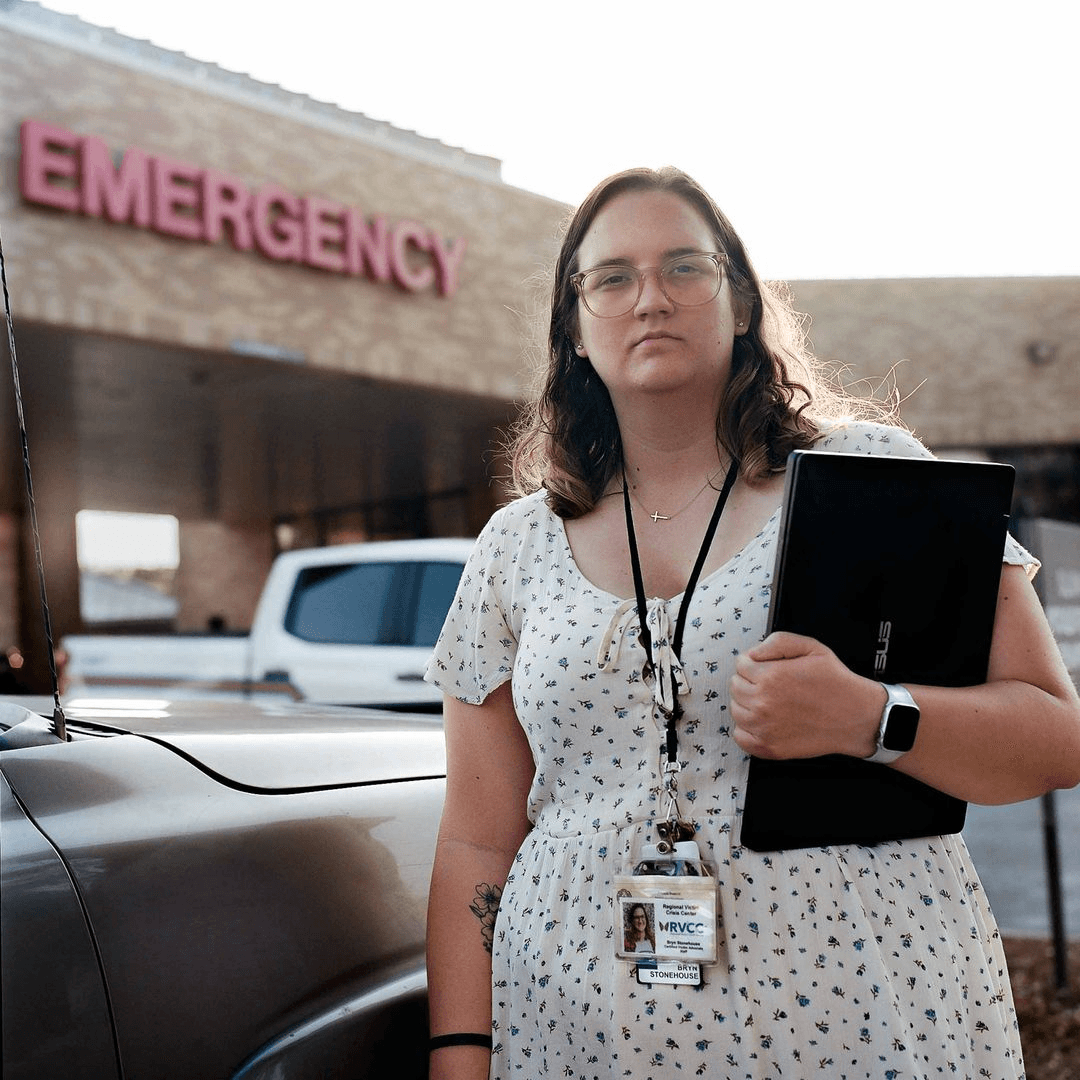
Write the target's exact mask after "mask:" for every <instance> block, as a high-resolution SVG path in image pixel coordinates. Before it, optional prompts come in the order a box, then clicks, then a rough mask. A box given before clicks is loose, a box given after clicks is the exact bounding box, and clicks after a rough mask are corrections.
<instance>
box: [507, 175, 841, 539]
mask: <svg viewBox="0 0 1080 1080" xmlns="http://www.w3.org/2000/svg"><path fill="white" fill-rule="evenodd" d="M628 191H662V192H670V193H672V194H675V195H678V196H679V197H680V198H682V199H684V200H685V201H686V202H688V203H689V204H690V205H691V206H692V207H694V208H695V209H696V210H697V211H698V212H699V213H700V214H701V216H702V217H703V218H704V220H705V222H706V223H707V225H708V226H709V229H710V230H711V232H712V234H713V236H714V237H715V240H716V243H717V250H718V251H722V252H724V253H725V254H726V256H727V258H726V262H725V273H726V274H727V275H728V282H729V286H730V289H731V293H732V302H733V304H734V305H736V306H737V309H738V310H739V311H740V312H741V313H743V312H744V313H745V314H746V316H747V317H748V319H749V326H748V328H747V331H746V333H745V334H742V335H739V336H738V337H736V338H735V342H734V346H733V350H732V358H731V375H730V377H729V379H728V383H727V386H726V387H725V389H724V392H723V395H722V398H721V402H720V408H719V412H718V415H717V417H716V437H717V441H718V443H719V445H720V446H721V447H722V448H723V449H724V451H725V452H726V453H727V454H729V455H731V456H732V457H734V458H735V459H736V460H738V461H739V463H740V470H741V473H742V475H743V476H744V477H745V479H746V480H747V481H749V482H750V483H757V482H760V481H761V480H763V479H764V478H766V477H767V476H769V475H772V474H774V473H778V472H782V471H783V470H784V465H785V463H786V461H787V456H788V454H789V453H790V452H791V451H792V450H800V449H805V448H806V447H808V446H810V445H812V444H813V443H814V441H815V440H816V439H817V438H818V435H819V431H820V429H819V427H818V423H817V418H820V417H821V416H823V415H826V414H832V413H836V412H838V411H840V410H839V409H838V408H837V407H836V406H837V405H838V404H839V403H840V402H841V401H842V400H845V396H844V395H843V394H842V392H839V391H838V390H837V388H836V387H835V386H831V385H828V384H827V380H823V379H822V378H821V377H820V376H819V371H818V364H817V362H816V361H815V360H814V358H813V357H812V356H811V355H810V352H809V350H808V348H807V344H806V335H805V333H804V330H803V323H802V320H801V319H800V318H799V316H797V315H796V314H795V312H794V311H793V309H792V307H791V302H790V299H789V297H788V296H787V295H786V293H785V292H783V291H781V290H780V289H777V288H775V287H774V288H770V287H769V286H767V285H766V284H764V283H763V282H762V281H761V280H760V279H759V278H758V276H757V273H756V271H755V270H754V268H753V266H752V264H751V262H750V259H749V257H748V256H747V254H746V249H745V248H744V247H743V243H742V241H741V240H740V239H739V236H738V234H737V233H736V232H735V230H734V228H732V225H731V222H730V221H728V219H727V217H726V216H725V215H724V213H723V212H722V211H721V210H720V208H719V207H718V206H717V205H716V203H715V202H713V200H712V198H711V197H710V196H709V195H708V193H707V192H706V191H705V190H704V189H703V188H702V187H701V186H700V185H699V184H698V183H697V182H696V181H695V180H693V179H691V177H689V176H687V175H686V173H684V172H682V171H681V170H679V169H675V168H672V167H670V166H669V167H667V168H663V169H659V170H654V169H628V170H626V171H625V172H621V173H617V174H616V175H614V176H610V177H608V179H606V180H604V181H602V182H601V183H600V184H598V185H597V186H596V187H595V188H594V189H593V190H592V192H591V193H590V194H589V196H588V198H586V199H585V201H584V202H583V203H582V204H581V206H579V207H578V209H577V211H576V212H575V213H574V215H573V216H572V218H571V219H570V222H569V224H568V226H567V228H566V233H565V236H564V238H563V243H562V247H561V249H560V250H559V255H558V259H557V260H556V263H555V275H554V277H555V280H554V286H553V289H552V295H551V321H550V324H549V330H548V346H547V363H546V370H545V372H544V376H543V384H542V386H541V387H540V389H539V392H538V393H537V394H536V395H535V397H534V399H533V400H532V401H531V402H529V403H528V404H527V405H526V406H525V408H524V409H523V411H522V414H521V417H520V419H519V421H518V424H517V426H516V428H515V431H514V435H513V438H512V440H511V445H510V456H511V465H512V470H513V475H512V483H513V488H514V491H515V493H516V494H518V495H523V494H528V493H529V492H532V491H536V490H537V489H538V488H541V487H542V488H546V490H547V497H548V502H549V504H550V506H551V508H552V510H553V511H554V512H555V513H556V514H558V515H559V516H560V517H563V518H575V517H580V516H581V515H583V514H586V513H588V512H589V511H590V510H591V509H592V508H593V507H594V506H595V505H596V503H597V501H598V500H599V498H600V497H601V496H602V495H603V493H604V491H605V489H607V487H608V485H609V484H610V482H611V480H612V479H613V478H614V477H615V476H617V475H618V474H619V472H620V470H621V469H622V466H623V460H622V443H621V440H620V437H619V426H618V423H617V421H616V417H615V410H614V408H613V406H612V404H611V398H610V397H609V396H608V392H607V388H606V387H605V386H604V384H603V382H602V381H601V379H600V378H599V376H598V375H597V374H596V372H595V371H594V370H593V366H592V364H591V363H590V362H589V360H588V359H587V358H585V357H581V356H579V355H578V354H577V352H576V351H575V349H574V342H575V339H576V334H577V325H578V322H577V320H578V298H577V293H576V292H575V290H574V287H573V285H572V284H571V281H570V279H571V277H572V275H573V274H574V273H576V272H577V270H578V250H579V248H580V247H581V243H582V240H583V239H584V237H585V234H586V233H587V232H588V230H589V228H590V226H591V225H592V223H593V221H594V220H595V218H596V216H597V214H599V212H600V211H601V210H602V209H603V208H604V207H605V206H606V205H607V204H608V203H609V202H611V200H612V199H614V198H615V197H616V196H618V195H622V194H623V193H625V192H628ZM811 406H813V408H812V409H811Z"/></svg>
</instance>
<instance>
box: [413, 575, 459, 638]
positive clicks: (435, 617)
mask: <svg viewBox="0 0 1080 1080" xmlns="http://www.w3.org/2000/svg"><path fill="white" fill-rule="evenodd" d="M462 570H464V567H463V566H462V565H461V563H449V562H434V563H424V564H422V572H421V574H420V587H419V590H418V593H417V598H416V627H415V630H414V633H413V644H414V645H423V646H424V647H425V648H428V649H430V648H431V647H432V646H433V645H434V644H435V642H436V641H437V640H438V638H439V631H440V630H442V625H443V622H444V620H445V619H446V613H447V612H448V611H449V610H450V604H451V603H452V602H453V599H454V593H455V592H457V587H458V582H459V581H460V580H461V572H462Z"/></svg>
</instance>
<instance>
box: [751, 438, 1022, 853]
mask: <svg viewBox="0 0 1080 1080" xmlns="http://www.w3.org/2000/svg"><path fill="white" fill-rule="evenodd" d="M1012 488H1013V468H1012V466H1010V465H999V464H992V463H987V462H964V461H941V460H937V459H930V458H900V457H873V456H869V455H856V454H836V453H829V452H825V451H815V450H800V451H795V452H794V453H793V454H791V456H790V458H789V460H788V470H787V479H786V485H785V490H784V504H783V510H782V517H781V521H780V538H779V543H778V545H777V552H776V565H775V569H774V573H773V584H772V597H771V600H770V604H769V631H770V632H772V631H774V630H789V631H792V632H793V633H796V634H806V635H808V636H810V637H814V638H817V639H818V640H819V641H822V642H823V643H824V644H826V645H828V646H829V647H830V648H831V649H832V650H833V651H834V652H835V653H836V654H837V656H839V658H840V659H841V660H842V661H843V662H844V663H845V664H847V666H848V667H850V668H851V669H852V670H853V671H855V672H857V673H858V674H860V675H865V676H868V677H870V678H874V679H878V680H879V681H881V682H888V683H923V684H928V685H936V686H973V685H976V684H978V683H982V682H985V681H986V675H987V668H988V665H989V657H990V643H991V639H992V637H993V631H994V613H995V610H996V606H997V594H998V585H999V582H1000V577H1001V565H1002V555H1003V553H1004V548H1005V536H1006V530H1007V527H1008V521H1009V508H1010V504H1011V500H1012ZM966 810H967V804H966V803H965V802H963V801H961V800H960V799H956V798H953V797H952V796H949V795H946V794H944V793H943V792H940V791H937V790H935V789H934V788H931V787H928V786H927V785H926V784H923V783H921V782H920V781H918V780H913V779H911V778H910V777H908V776H905V775H904V774H903V773H900V772H897V771H896V770H895V769H892V768H890V767H889V766H887V765H881V764H874V763H870V762H866V761H861V760H859V759H857V758H851V757H847V756H845V755H840V754H834V755H828V756H824V757H818V758H810V759H802V760H788V761H771V760H765V759H761V758H753V759H751V762H750V774H749V779H748V782H747V790H746V800H745V804H744V808H743V814H742V824H741V842H742V843H743V845H744V846H746V847H749V848H751V849H753V850H755V851H776V850H781V849H785V848H800V847H819V846H823V845H828V844H876V843H880V842H882V841H885V840H902V839H911V838H914V837H920V836H937V835H940V834H947V833H955V832H959V831H960V830H961V829H962V828H963V825H964V817H965V813H966Z"/></svg>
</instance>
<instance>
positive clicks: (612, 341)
mask: <svg viewBox="0 0 1080 1080" xmlns="http://www.w3.org/2000/svg"><path fill="white" fill-rule="evenodd" d="M716 250H717V242H716V239H715V238H714V237H713V235H712V233H711V231H710V230H709V227H708V225H707V224H706V222H705V219H704V218H703V217H702V216H701V214H700V213H698V211H697V210H696V209H695V208H694V207H693V206H691V204H690V203H688V202H686V201H685V200H684V199H682V198H681V197H680V196H678V195H675V194H672V193H671V192H666V191H630V192H625V193H623V194H622V195H618V196H616V197H615V198H614V199H612V200H611V202H609V203H608V204H607V205H606V206H605V207H604V208H603V209H602V210H601V211H600V212H599V213H598V214H597V215H596V217H595V218H594V219H593V223H592V225H591V226H590V227H589V229H588V231H587V232H586V233H585V236H584V238H583V240H582V242H581V247H580V248H579V249H578V269H579V270H591V269H593V268H594V267H597V266H603V265H607V264H609V263H629V264H631V265H633V266H635V267H637V268H638V269H639V270H640V269H644V268H649V267H653V268H655V267H659V266H661V265H662V264H663V263H664V262H666V261H667V260H668V259H670V258H672V257H674V256H676V255H684V254H689V253H691V252H702V251H704V252H710V251H716ZM577 311H578V329H579V333H578V335H577V338H576V340H577V341H579V342H580V343H581V345H580V347H579V348H578V349H577V352H578V355H579V356H583V357H588V359H589V360H590V361H591V362H592V365H593V367H594V368H595V370H596V372H597V374H598V375H599V376H600V378H601V379H602V380H603V381H604V384H605V385H606V386H607V388H608V392H609V393H610V394H611V397H612V400H613V402H614V403H615V404H616V407H618V406H619V404H620V402H624V401H626V400H628V399H629V398H632V397H633V396H634V395H641V394H662V393H665V392H671V391H674V390H678V389H687V388H691V389H693V390H694V392H695V393H707V394H709V395H710V396H712V397H714V398H717V399H718V397H719V394H720V392H721V391H722V389H723V387H724V385H725V384H726V383H727V379H728V374H729V371H730V365H731V347H732V342H733V341H734V337H735V335H736V334H738V333H742V332H743V328H742V327H737V326H736V325H735V324H736V319H737V316H736V314H735V312H734V309H733V304H732V298H731V290H730V287H729V285H728V281H727V275H726V273H725V275H724V281H723V284H722V285H721V288H720V292H719V294H718V295H717V296H716V297H715V298H714V299H713V300H711V301H709V302H708V303H706V304H701V305H699V306H696V307H677V306H676V305H675V304H673V303H672V302H671V301H670V300H669V299H668V298H667V297H666V296H665V295H664V292H663V290H662V289H661V288H660V281H659V277H658V275H657V274H656V273H649V274H647V275H646V276H645V281H644V286H643V288H642V291H641V296H640V297H639V298H638V301H637V304H636V305H635V306H634V307H633V308H632V309H631V310H630V311H628V312H627V313H626V314H625V315H619V316H616V317H615V318H607V319H604V318H599V317H597V316H595V315H593V314H592V313H591V312H589V311H588V309H587V308H586V307H585V306H584V304H583V303H582V302H581V300H580V299H579V300H578V309H577Z"/></svg>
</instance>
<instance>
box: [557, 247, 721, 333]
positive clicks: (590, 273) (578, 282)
mask: <svg viewBox="0 0 1080 1080" xmlns="http://www.w3.org/2000/svg"><path fill="white" fill-rule="evenodd" d="M726 258H727V257H726V256H725V255H724V254H723V253H721V252H718V251H700V252H694V253H693V254H690V255H678V256H676V257H675V258H673V259H668V261H667V262H666V263H664V264H663V266H659V267H655V266H645V267H641V268H640V269H639V268H638V267H636V266H625V265H615V266H597V267H594V268H593V269H592V270H582V271H581V272H579V273H577V274H574V275H573V276H572V277H571V278H570V284H571V285H573V287H574V288H575V290H577V294H578V296H580V297H581V302H582V303H583V304H584V305H585V307H586V309H587V310H588V311H589V312H590V313H591V314H593V315H595V316H597V318H600V319H614V318H617V317H618V316H619V315H625V314H626V313H627V312H628V311H632V310H633V309H634V307H635V306H636V305H637V302H638V300H639V299H640V298H641V291H642V289H644V288H645V275H646V274H648V273H651V272H652V271H654V270H655V271H656V272H657V275H658V280H659V282H660V290H661V291H662V292H663V294H664V295H665V296H666V297H667V298H668V300H669V301H671V303H673V304H675V305H677V306H678V307H699V306H700V305H701V304H707V303H708V302H709V301H710V300H712V299H713V298H714V297H715V296H716V295H717V294H718V293H719V292H720V285H721V284H722V282H723V280H724V262H725V260H726Z"/></svg>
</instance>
